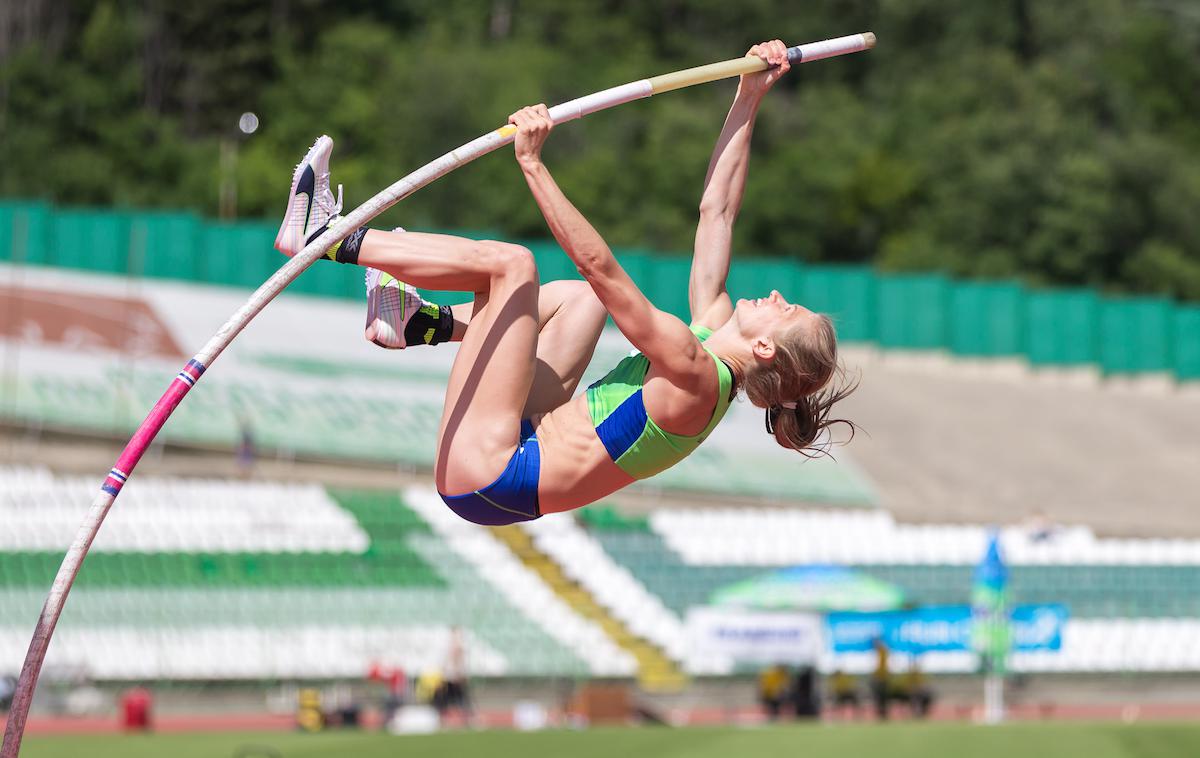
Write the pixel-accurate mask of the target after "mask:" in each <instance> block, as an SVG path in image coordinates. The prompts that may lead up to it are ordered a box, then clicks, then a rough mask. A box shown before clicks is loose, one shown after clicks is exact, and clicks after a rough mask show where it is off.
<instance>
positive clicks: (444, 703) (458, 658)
mask: <svg viewBox="0 0 1200 758" xmlns="http://www.w3.org/2000/svg"><path fill="white" fill-rule="evenodd" d="M443 675H444V677H445V681H444V682H442V687H441V691H442V692H441V695H442V696H441V698H440V699H441V705H440V706H438V712H439V713H441V714H442V715H445V712H446V711H448V710H449V709H451V708H456V709H458V711H459V713H461V714H462V717H463V720H464V721H466V722H467V723H470V721H471V697H470V693H469V692H468V690H467V649H466V646H465V645H464V644H463V637H462V628H461V627H457V626H455V627H452V628H451V629H450V647H449V649H448V650H447V651H446V665H445V668H444V669H443Z"/></svg>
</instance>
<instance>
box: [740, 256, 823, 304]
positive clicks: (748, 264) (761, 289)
mask: <svg viewBox="0 0 1200 758" xmlns="http://www.w3.org/2000/svg"><path fill="white" fill-rule="evenodd" d="M801 279H802V277H801V269H800V265H799V264H798V263H796V262H795V261H791V260H787V259H780V258H737V259H735V260H734V261H733V264H732V265H731V266H730V267H729V280H728V289H729V296H730V297H731V298H733V301H734V302H735V303H736V302H737V301H738V300H739V299H740V298H746V299H749V300H753V299H754V298H759V297H766V296H767V295H770V294H771V290H779V294H781V295H783V297H784V299H785V300H788V301H789V302H800V303H803V294H804V293H803V289H802V287H801Z"/></svg>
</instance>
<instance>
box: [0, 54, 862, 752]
mask: <svg viewBox="0 0 1200 758" xmlns="http://www.w3.org/2000/svg"><path fill="white" fill-rule="evenodd" d="M874 46H875V35H874V34H872V33H871V32H864V33H862V34H852V35H849V36H847V37H838V38H836V39H827V40H822V41H820V42H810V43H808V44H805V45H797V46H796V47H791V48H788V61H790V62H791V63H793V64H796V63H809V62H811V61H817V60H821V59H822V58H832V57H834V56H837V55H846V54H847V53H857V52H861V51H863V50H868V49H870V48H872V47H874ZM766 68H767V64H766V63H765V62H764V61H763V60H762V59H761V58H759V57H757V56H749V55H748V56H746V57H744V58H734V59H732V60H727V61H722V62H720V63H712V64H709V65H707V66H698V67H696V68H689V69H684V70H682V71H675V72H673V73H670V74H663V75H662V76H656V77H653V78H650V79H642V80H640V81H636V82H630V83H629V84H623V85H621V86H619V87H612V88H610V89H606V90H602V91H600V92H596V93H593V94H591V95H586V96H584V97H580V98H576V99H575V100H570V101H568V102H565V103H562V104H561V105H556V106H554V107H553V108H551V109H550V118H551V120H552V121H554V123H556V124H559V123H562V122H564V121H572V120H574V119H577V118H581V117H583V116H586V115H588V114H589V113H595V112H596V111H601V110H604V109H606V108H611V107H613V106H615V105H621V104H622V103H627V102H629V101H631V100H638V99H640V98H643V97H650V96H651V95H657V94H659V93H662V92H670V91H671V90H675V89H680V88H682V87H690V86H692V85H694V84H704V83H705V82H711V81H716V80H717V79H725V78H728V77H731V76H740V75H742V74H750V73H754V72H756V71H763V70H765V69H766ZM516 131H517V130H516V127H514V126H511V125H508V126H502V127H500V128H499V129H496V130H494V131H491V132H488V133H487V134H485V135H483V136H482V137H479V138H477V139H474V140H472V141H470V142H468V143H467V144H465V145H463V146H462V147H460V148H458V149H457V150H452V151H450V152H449V153H446V154H445V155H443V156H442V157H440V158H438V159H437V160H435V161H433V162H432V163H429V164H428V165H426V166H423V167H422V168H420V169H418V170H416V171H414V172H413V173H411V174H409V175H408V176H406V177H404V178H403V179H401V180H399V181H398V182H396V183H395V184H393V185H392V186H390V187H388V188H387V189H385V190H383V191H382V192H380V193H379V194H377V195H375V197H373V198H371V199H370V200H368V201H367V202H366V203H364V204H363V205H361V206H359V207H358V208H356V209H355V210H354V212H352V213H350V214H349V215H347V216H344V217H343V218H342V219H341V221H339V222H338V223H337V224H336V225H335V226H333V227H332V228H330V229H328V230H326V231H325V232H324V233H323V234H321V236H319V237H317V238H316V239H315V240H313V241H312V242H310V243H309V244H308V245H307V246H306V247H305V248H304V249H303V250H301V251H300V252H299V253H297V254H296V255H295V256H294V257H293V258H292V259H291V260H289V261H288V262H287V263H285V264H284V265H283V266H282V267H281V268H280V269H279V270H278V271H276V272H275V273H274V274H273V275H272V276H271V278H270V279H268V280H267V281H266V282H264V283H263V284H262V286H260V287H259V288H258V289H257V290H255V291H254V294H253V295H251V296H250V299H249V300H247V301H246V303H245V305H243V306H242V307H241V308H239V309H238V311H237V312H236V313H234V314H233V315H232V316H231V317H230V318H229V320H228V321H226V322H225V324H224V326H222V327H221V328H220V329H219V330H217V333H216V334H214V335H213V337H212V339H210V340H209V341H208V343H207V344H205V345H204V347H203V348H202V349H201V350H200V352H199V353H197V354H196V355H195V356H194V357H193V358H192V359H191V360H189V361H188V362H187V364H186V365H185V366H184V367H183V370H182V371H180V372H179V374H178V375H176V377H175V379H174V380H173V381H172V382H171V384H170V386H169V387H168V388H167V391H166V392H165V393H163V396H162V397H161V398H159V400H158V402H157V403H155V405H154V408H152V409H151V411H150V414H149V415H148V416H146V420H145V421H143V422H142V425H141V426H139V427H138V429H137V431H136V432H134V434H133V437H132V438H131V439H130V440H129V444H127V445H126V446H125V449H124V451H122V453H121V456H120V457H119V458H118V459H117V463H116V465H114V466H113V467H112V469H111V470H110V471H109V472H108V476H107V477H105V479H104V483H103V484H102V485H101V487H100V493H99V494H98V495H97V496H96V499H95V500H93V501H92V507H91V509H90V510H89V511H88V514H87V517H86V518H85V519H84V521H83V524H82V525H81V526H80V527H79V531H78V532H77V533H76V535H75V540H74V542H72V543H71V547H70V548H69V549H68V550H67V554H66V556H65V557H64V558H63V562H62V565H61V566H60V567H59V569H58V574H57V575H56V576H55V577H54V584H53V585H52V586H51V588H50V594H49V595H48V596H47V597H46V604H45V605H44V606H43V607H42V613H41V616H40V617H39V618H38V622H37V627H36V628H35V629H34V633H33V640H32V641H31V642H30V643H29V652H28V653H27V654H26V656H25V664H24V666H22V668H21V677H20V679H19V680H18V682H17V690H16V693H15V695H14V697H13V701H12V709H11V710H10V711H9V714H8V723H7V725H6V727H5V730H4V744H3V745H2V746H0V758H17V755H18V753H19V752H20V749H21V739H22V737H23V735H24V732H25V721H26V719H27V718H28V716H29V706H30V704H31V702H32V701H33V693H34V689H35V688H36V686H37V680H38V675H39V674H40V673H41V669H42V661H43V660H44V659H45V657H46V649H47V647H49V645H50V637H51V635H52V634H54V627H55V625H57V624H58V618H59V616H60V615H61V614H62V609H63V605H64V604H65V603H66V600H67V593H69V592H70V591H71V585H72V584H73V583H74V582H75V576H76V575H77V574H78V573H79V566H80V564H81V563H82V562H83V559H84V556H86V555H87V552H88V549H89V548H90V547H91V546H92V541H93V540H94V539H95V538H96V533H97V532H98V531H99V530H100V524H101V523H103V521H104V517H105V516H106V515H107V514H108V509H109V508H110V507H111V506H112V504H113V501H114V500H116V499H117V495H118V494H120V492H121V487H123V486H124V485H125V482H126V481H127V480H128V479H129V477H130V475H132V474H133V469H134V468H135V467H136V466H137V464H138V461H139V460H141V457H142V454H143V453H145V452H146V448H147V447H149V446H150V443H152V442H153V441H154V438H155V436H157V435H158V432H159V430H160V429H162V427H163V424H165V423H166V421H167V419H168V418H170V416H171V413H172V412H174V410H175V408H176V407H177V406H178V405H179V403H180V402H181V401H182V400H183V398H184V396H185V395H187V393H188V392H189V391H190V390H191V389H192V387H194V386H196V382H198V381H200V377H201V376H202V375H203V374H204V372H205V370H206V369H207V368H208V367H209V366H211V365H212V362H213V361H214V360H216V359H217V356H219V355H220V354H221V352H222V351H223V350H224V349H225V348H226V347H228V346H229V343H230V342H232V341H233V338H234V337H236V336H237V335H238V333H239V332H241V331H242V329H244V328H245V327H246V325H247V324H249V323H250V321H251V320H252V319H253V318H254V317H255V316H257V315H258V313H259V311H261V310H262V309H263V308H264V307H266V305H267V303H269V302H271V300H273V299H274V298H275V296H276V295H278V294H279V293H280V292H281V291H283V288H284V287H286V286H287V285H289V284H291V282H292V281H293V280H294V279H295V278H296V277H298V276H299V275H300V274H301V273H302V272H303V271H304V270H305V269H306V268H308V267H309V266H310V265H312V263H313V262H314V261H316V260H317V259H318V258H320V257H321V256H323V255H324V254H325V251H326V250H328V249H329V248H330V247H332V246H333V245H334V244H336V243H337V242H338V241H340V240H341V239H343V238H344V237H345V236H346V235H347V234H349V233H350V232H351V231H353V230H354V229H357V228H358V227H360V226H363V225H364V224H366V223H367V222H368V221H370V220H371V219H373V218H375V217H376V216H378V215H379V214H380V213H382V212H383V211H385V210H387V209H388V208H390V207H391V206H392V205H394V204H396V203H398V202H399V201H401V200H403V199H404V198H406V197H408V196H409V195H411V194H412V193H414V192H416V191H417V190H419V189H421V188H422V187H424V186H425V185H427V184H429V183H430V182H432V181H434V180H435V179H437V178H439V177H441V176H444V175H445V174H448V173H450V172H451V171H453V170H454V169H456V168H459V167H460V166H463V165H466V164H467V163H470V162H471V161H473V160H475V159H476V158H478V157H480V156H481V155H486V154H487V153H490V152H492V151H493V150H496V149H497V148H500V147H503V146H504V145H507V144H509V143H510V142H512V141H513V138H514V137H515V135H516Z"/></svg>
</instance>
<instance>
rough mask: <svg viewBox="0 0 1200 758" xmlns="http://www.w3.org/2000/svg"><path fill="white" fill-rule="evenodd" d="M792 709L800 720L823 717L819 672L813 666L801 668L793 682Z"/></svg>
mask: <svg viewBox="0 0 1200 758" xmlns="http://www.w3.org/2000/svg"><path fill="white" fill-rule="evenodd" d="M792 707H793V708H794V709H795V711H796V718H798V719H812V718H817V717H818V716H820V715H821V698H820V696H819V695H818V694H817V670H816V669H815V668H813V667H812V666H801V667H800V669H799V670H798V671H797V672H796V676H795V678H794V679H793V680H792Z"/></svg>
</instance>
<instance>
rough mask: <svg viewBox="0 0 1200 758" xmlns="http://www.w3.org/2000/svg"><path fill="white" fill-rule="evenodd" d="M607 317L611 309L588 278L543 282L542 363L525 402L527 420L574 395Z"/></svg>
mask: <svg viewBox="0 0 1200 758" xmlns="http://www.w3.org/2000/svg"><path fill="white" fill-rule="evenodd" d="M607 317H608V312H607V311H605V310H604V305H603V304H601V302H600V298H598V297H596V293H595V292H594V291H593V290H592V288H591V287H590V286H588V284H587V282H582V281H556V282H547V283H546V284H543V285H542V289H541V293H540V296H539V298H538V322H539V334H538V345H537V366H536V369H535V371H534V376H533V387H532V388H531V389H530V391H529V399H528V400H527V402H526V403H525V413H524V415H525V417H526V418H528V417H530V416H532V415H534V414H539V413H548V412H550V411H552V410H554V409H555V408H557V407H559V406H560V405H562V404H563V403H565V402H567V401H568V400H570V399H571V397H572V396H573V395H574V394H575V388H576V387H578V386H579V380H580V379H581V378H583V372H584V370H586V369H587V366H588V363H589V362H590V361H591V359H592V353H594V352H595V351H596V342H597V341H598V340H599V339H600V332H601V330H603V329H604V321H605V319H606V318H607Z"/></svg>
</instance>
